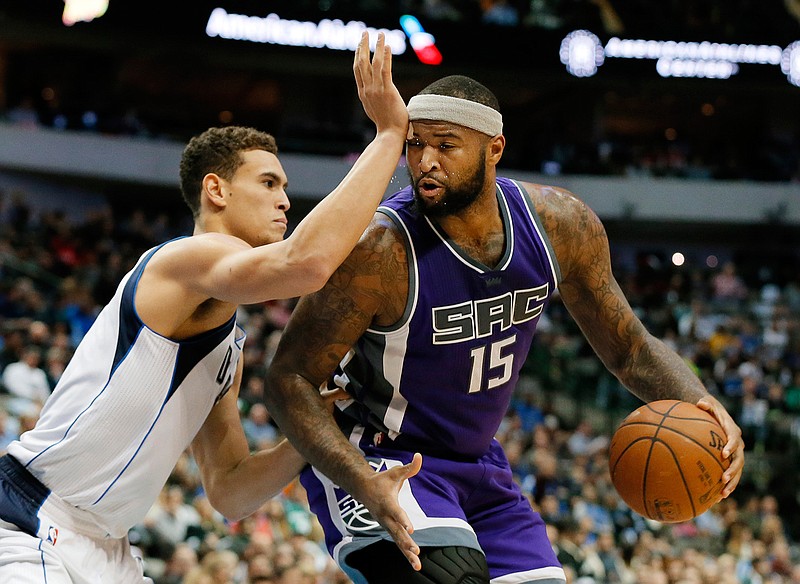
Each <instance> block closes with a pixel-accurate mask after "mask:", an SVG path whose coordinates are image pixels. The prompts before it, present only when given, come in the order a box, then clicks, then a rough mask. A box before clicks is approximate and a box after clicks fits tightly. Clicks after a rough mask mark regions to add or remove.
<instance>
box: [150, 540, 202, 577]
mask: <svg viewBox="0 0 800 584" xmlns="http://www.w3.org/2000/svg"><path fill="white" fill-rule="evenodd" d="M197 566H198V561H197V552H195V550H194V549H193V548H192V547H191V546H190V545H189V544H186V543H179V544H178V545H176V546H175V549H174V550H173V552H172V555H170V557H169V560H168V561H167V563H166V566H165V567H164V571H163V573H162V574H161V576H159V577H158V578H154V584H183V582H184V578H186V576H187V575H188V574H189V573H190V572H191V571H192V570H193V569H195V568H196V567H197Z"/></svg>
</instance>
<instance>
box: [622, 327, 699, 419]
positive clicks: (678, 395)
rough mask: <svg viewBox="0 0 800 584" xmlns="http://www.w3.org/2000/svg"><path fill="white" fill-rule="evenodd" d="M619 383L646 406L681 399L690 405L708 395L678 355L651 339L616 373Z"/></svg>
mask: <svg viewBox="0 0 800 584" xmlns="http://www.w3.org/2000/svg"><path fill="white" fill-rule="evenodd" d="M617 376H618V377H619V379H620V381H621V382H622V383H623V384H624V385H625V386H626V387H628V388H629V389H630V390H631V391H632V392H633V393H634V394H635V395H637V396H638V397H639V398H641V399H642V400H644V401H646V402H650V401H653V400H659V399H679V400H683V401H687V402H691V403H697V400H699V399H700V398H702V397H704V396H706V395H708V392H707V391H706V389H705V387H704V386H703V384H702V382H701V381H700V379H699V378H698V377H697V375H696V374H695V373H694V371H692V369H691V368H690V367H689V365H688V364H687V363H686V362H685V361H684V360H683V358H682V357H681V356H680V355H678V354H677V353H676V352H675V351H673V350H672V349H670V348H669V347H667V345H665V344H664V343H663V342H662V341H660V340H658V339H656V338H655V337H653V336H652V335H649V338H648V339H647V340H646V342H644V343H643V344H642V346H641V348H639V349H637V350H635V351H634V352H633V354H632V355H631V358H630V359H629V361H628V364H627V366H626V367H625V368H623V369H622V370H621V371H619V372H617Z"/></svg>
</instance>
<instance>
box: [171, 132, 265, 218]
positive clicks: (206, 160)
mask: <svg viewBox="0 0 800 584" xmlns="http://www.w3.org/2000/svg"><path fill="white" fill-rule="evenodd" d="M249 150H265V151H267V152H271V153H272V154H275V155H277V154H278V145H277V144H276V143H275V138H274V137H273V136H272V135H271V134H267V133H266V132H261V131H260V130H256V129H254V128H248V127H244V126H225V127H224V128H209V129H208V130H206V131H205V132H203V133H202V134H199V135H197V136H195V137H194V138H192V139H191V140H189V143H188V144H187V145H186V148H184V150H183V156H182V157H181V165H180V177H181V193H182V194H183V199H184V200H185V201H186V204H187V205H189V208H190V209H191V210H192V215H193V216H194V217H197V216H198V215H199V213H200V191H201V189H202V184H203V177H205V176H206V175H207V174H208V173H210V172H213V173H215V174H218V175H219V176H221V177H222V178H224V179H226V180H230V179H232V178H233V175H234V174H235V173H236V170H237V169H238V168H239V167H240V166H241V165H242V164H243V162H244V160H243V159H242V157H241V153H242V152H247V151H249Z"/></svg>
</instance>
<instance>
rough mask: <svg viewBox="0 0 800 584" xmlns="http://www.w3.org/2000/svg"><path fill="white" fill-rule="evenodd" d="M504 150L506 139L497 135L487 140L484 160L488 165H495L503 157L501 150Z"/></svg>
mask: <svg viewBox="0 0 800 584" xmlns="http://www.w3.org/2000/svg"><path fill="white" fill-rule="evenodd" d="M505 148H506V137H505V136H503V135H502V134H498V135H497V136H494V137H492V138H490V139H489V143H488V144H487V146H486V159H487V162H488V163H489V164H495V165H496V164H497V163H498V162H500V158H502V156H503V150H505Z"/></svg>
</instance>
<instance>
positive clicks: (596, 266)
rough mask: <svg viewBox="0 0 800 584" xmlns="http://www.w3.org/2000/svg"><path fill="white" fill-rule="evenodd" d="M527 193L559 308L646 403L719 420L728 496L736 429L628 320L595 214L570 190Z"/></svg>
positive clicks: (688, 374)
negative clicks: (687, 406)
mask: <svg viewBox="0 0 800 584" xmlns="http://www.w3.org/2000/svg"><path fill="white" fill-rule="evenodd" d="M528 188H529V190H530V191H532V192H535V193H536V192H539V193H541V196H535V197H534V200H535V202H536V203H537V210H538V211H539V214H540V216H541V217H542V220H543V222H544V224H545V229H546V231H547V234H548V236H549V238H550V240H551V243H552V244H553V247H554V248H555V250H556V256H557V258H558V262H559V265H560V267H561V271H562V281H561V284H560V286H559V292H560V294H561V299H562V301H563V302H564V306H566V308H567V309H568V310H569V312H570V314H571V315H572V317H573V318H574V319H575V322H576V323H577V324H578V326H579V327H580V329H581V331H582V332H583V334H584V335H585V336H586V339H587V340H588V341H589V343H590V344H591V345H592V347H593V348H594V350H595V352H596V353H597V355H598V356H599V357H600V359H601V360H602V362H603V363H604V364H605V366H606V367H607V368H608V369H609V371H611V372H612V373H613V374H614V375H615V376H616V377H617V378H618V379H619V380H620V381H621V382H622V383H623V384H624V385H625V387H627V388H628V389H629V390H630V391H631V392H632V393H634V394H635V395H637V396H638V397H639V398H641V399H642V400H644V401H646V402H649V401H653V400H658V399H679V400H683V401H687V402H691V403H694V404H697V405H698V406H700V407H701V408H702V409H704V410H707V411H709V412H711V413H712V414H713V415H714V416H715V417H716V418H717V420H719V422H720V424H721V425H722V427H723V429H724V430H725V433H726V435H727V437H728V441H727V443H726V445H725V447H724V449H723V456H725V457H730V456H732V460H731V465H730V467H729V468H728V470H727V471H726V472H725V476H724V478H723V480H725V482H726V483H727V484H726V486H725V489H724V490H723V492H722V496H723V497H727V496H728V495H730V494H731V493H732V492H733V490H734V489H735V488H736V485H737V484H738V483H739V480H740V479H741V474H742V469H743V467H744V443H743V442H742V438H741V430H740V428H739V427H738V426H737V425H736V422H734V420H733V418H731V416H730V415H729V414H728V412H727V411H726V410H725V408H724V407H723V405H722V404H721V403H720V402H719V401H718V400H717V399H716V398H715V397H713V396H711V395H709V393H708V392H707V391H706V389H705V387H704V386H703V384H702V383H701V381H700V379H699V378H698V377H697V375H695V374H694V372H693V371H692V370H691V369H690V368H689V366H688V365H687V364H686V362H685V361H684V360H683V359H682V358H681V357H680V355H678V354H677V353H675V351H673V350H672V349H670V348H669V347H667V345H665V344H664V343H663V342H662V341H660V340H659V339H657V338H655V337H654V336H653V335H651V334H650V333H649V332H648V331H647V330H646V329H645V327H644V325H643V324H642V322H641V321H640V320H639V318H637V316H636V315H635V314H634V312H633V310H632V309H631V307H630V304H628V301H627V299H626V298H625V295H624V294H623V293H622V290H621V289H620V287H619V284H618V283H617V281H616V279H615V278H614V275H613V274H612V271H611V257H610V253H609V246H608V239H607V237H606V232H605V229H604V228H603V225H602V223H601V222H600V219H599V218H598V217H597V215H595V213H594V212H593V211H592V210H591V209H589V207H587V206H586V205H585V204H584V203H583V202H582V201H580V200H578V199H577V198H576V197H575V196H574V195H572V193H569V192H568V191H564V190H561V189H548V188H544V189H541V191H539V190H537V187H536V186H534V185H528Z"/></svg>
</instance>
